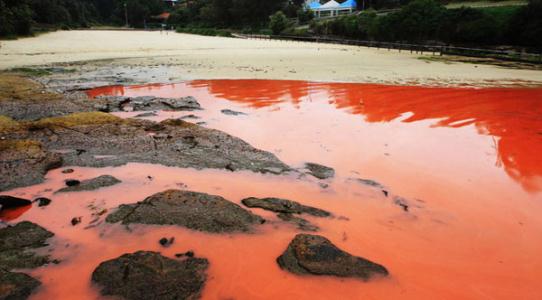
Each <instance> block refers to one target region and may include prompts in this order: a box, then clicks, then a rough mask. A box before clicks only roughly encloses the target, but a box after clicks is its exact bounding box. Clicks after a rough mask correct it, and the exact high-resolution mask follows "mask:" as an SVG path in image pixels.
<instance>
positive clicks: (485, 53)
mask: <svg viewBox="0 0 542 300" xmlns="http://www.w3.org/2000/svg"><path fill="white" fill-rule="evenodd" d="M237 37H241V38H248V39H264V40H279V41H295V42H311V43H325V44H341V45H353V46H362V47H370V48H377V49H386V50H388V51H391V50H398V51H399V52H401V51H410V53H419V54H424V53H429V54H433V55H458V56H468V57H481V58H495V59H502V60H509V61H519V62H528V63H534V64H542V54H536V53H527V52H518V51H511V50H510V51H509V50H493V49H481V48H466V47H455V46H446V45H429V44H425V45H424V44H410V43H392V42H378V41H363V40H349V39H339V38H329V37H318V36H293V35H262V34H244V35H237Z"/></svg>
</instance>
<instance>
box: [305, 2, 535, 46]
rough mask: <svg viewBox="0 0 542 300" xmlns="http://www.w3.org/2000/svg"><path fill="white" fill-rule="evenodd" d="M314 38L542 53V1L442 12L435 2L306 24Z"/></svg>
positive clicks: (413, 3)
mask: <svg viewBox="0 0 542 300" xmlns="http://www.w3.org/2000/svg"><path fill="white" fill-rule="evenodd" d="M311 29H312V31H313V32H314V33H315V34H318V35H333V36H342V37H348V38H352V39H370V40H378V41H394V42H414V43H420V42H440V43H448V44H464V45H505V44H511V45H521V46H530V47H537V48H542V0H531V1H530V2H529V5H527V6H516V7H495V8H485V9H479V8H466V7H462V8H458V9H446V8H445V7H444V6H443V5H442V4H441V3H440V2H437V1H434V0H414V1H412V2H410V3H409V4H407V5H406V6H404V7H403V8H402V9H401V10H399V11H397V12H392V13H389V14H385V15H377V14H376V13H375V12H374V11H372V10H367V11H364V12H363V13H361V14H359V15H352V16H345V17H341V18H338V19H334V20H329V21H323V22H317V21H314V22H313V23H311Z"/></svg>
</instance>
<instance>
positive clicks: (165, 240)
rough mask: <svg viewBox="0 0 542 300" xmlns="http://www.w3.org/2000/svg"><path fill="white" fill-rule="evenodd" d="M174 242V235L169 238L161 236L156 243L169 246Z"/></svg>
mask: <svg viewBox="0 0 542 300" xmlns="http://www.w3.org/2000/svg"><path fill="white" fill-rule="evenodd" d="M174 242H175V238H174V237H170V238H169V239H168V238H165V237H163V238H161V239H160V240H159V241H158V243H160V245H162V246H164V247H169V246H171V245H173V243H174Z"/></svg>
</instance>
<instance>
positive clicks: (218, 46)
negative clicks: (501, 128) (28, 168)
mask: <svg viewBox="0 0 542 300" xmlns="http://www.w3.org/2000/svg"><path fill="white" fill-rule="evenodd" d="M420 57H421V55H419V54H410V53H405V52H404V51H403V52H397V51H387V50H384V49H380V50H379V49H374V48H364V47H358V46H346V45H332V44H316V43H301V42H285V41H267V40H243V39H234V38H223V37H207V36H197V35H188V34H180V33H170V34H160V33H159V32H154V31H151V32H141V31H101V30H100V31H96V30H94V31H93V30H81V31H79V30H77V31H60V32H52V33H47V34H44V35H41V36H39V37H36V38H25V39H20V40H15V41H5V42H2V48H0V70H9V69H12V68H19V67H37V66H64V67H69V68H73V69H74V70H75V71H77V72H80V73H101V74H105V73H109V74H110V75H111V74H115V75H117V76H118V77H122V76H124V75H125V74H122V73H127V71H129V70H132V72H133V69H139V70H146V71H148V73H149V74H150V73H152V75H150V76H147V78H143V77H144V76H138V77H139V79H140V80H136V81H135V82H141V83H149V82H178V81H184V80H196V79H270V80H306V81H315V82H349V83H352V82H356V83H376V84H391V85H421V86H457V87H461V86H472V87H490V86H491V87H499V86H501V87H503V86H504V87H507V86H529V87H531V86H537V87H539V86H542V71H540V70H526V69H512V68H504V67H498V66H493V65H487V64H476V63H462V62H450V61H437V60H434V61H427V60H423V59H420ZM156 69H159V70H158V72H157V70H156ZM153 76H154V77H153Z"/></svg>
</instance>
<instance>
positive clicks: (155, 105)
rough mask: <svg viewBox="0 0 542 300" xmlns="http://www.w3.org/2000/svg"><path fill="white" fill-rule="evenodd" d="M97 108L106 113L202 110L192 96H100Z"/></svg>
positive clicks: (97, 100)
mask: <svg viewBox="0 0 542 300" xmlns="http://www.w3.org/2000/svg"><path fill="white" fill-rule="evenodd" d="M95 101H96V102H97V103H96V104H95V106H96V108H97V109H98V110H100V111H104V112H115V111H155V110H174V111H192V110H200V109H201V105H200V104H199V102H198V101H197V100H196V99H195V98H194V97H192V96H188V97H181V98H160V97H155V96H140V97H127V96H99V97H96V99H95Z"/></svg>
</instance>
